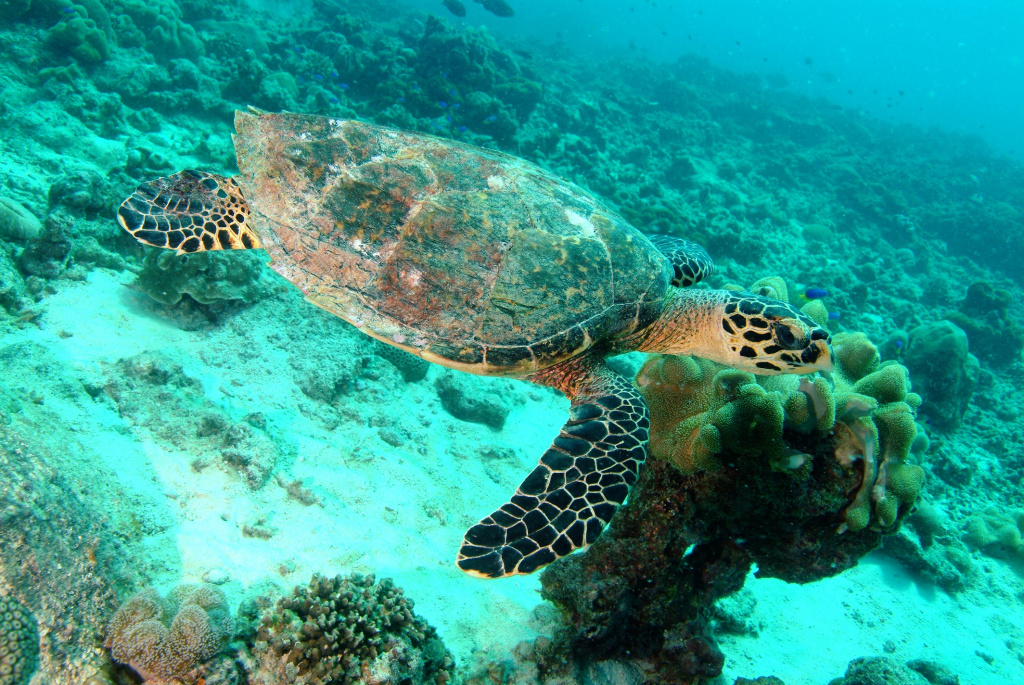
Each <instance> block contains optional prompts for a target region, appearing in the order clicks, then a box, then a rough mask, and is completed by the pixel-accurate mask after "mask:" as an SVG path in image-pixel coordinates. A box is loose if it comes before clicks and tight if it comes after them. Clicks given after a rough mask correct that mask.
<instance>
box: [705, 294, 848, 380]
mask: <svg viewBox="0 0 1024 685" xmlns="http://www.w3.org/2000/svg"><path fill="white" fill-rule="evenodd" d="M719 292H720V293H721V294H722V297H721V299H720V303H719V304H718V305H717V306H716V307H714V314H713V316H712V322H711V323H712V324H714V323H715V320H716V319H717V324H718V333H719V336H720V341H721V345H722V348H721V354H722V356H720V357H719V356H717V355H716V356H713V357H712V356H710V355H709V358H712V359H714V360H715V361H719V362H722V363H724V364H728V365H729V366H732V367H735V368H738V369H743V370H744V371H749V372H751V373H755V374H763V375H769V374H778V373H796V374H804V373H813V372H815V371H831V370H832V361H833V359H832V347H831V340H830V336H829V333H828V331H826V330H825V329H824V328H822V327H821V326H819V325H818V324H816V323H815V322H814V321H813V320H811V318H810V317H808V316H807V315H806V314H803V313H802V312H800V310H798V309H797V308H796V307H793V306H792V305H789V304H787V303H785V302H782V301H780V300H773V299H771V298H768V297H762V296H760V295H753V294H751V293H745V292H738V291H719ZM701 356H703V355H701Z"/></svg>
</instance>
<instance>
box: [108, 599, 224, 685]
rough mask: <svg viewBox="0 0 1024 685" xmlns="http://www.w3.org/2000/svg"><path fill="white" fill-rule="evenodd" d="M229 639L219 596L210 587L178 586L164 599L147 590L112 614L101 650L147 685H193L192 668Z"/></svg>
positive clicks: (194, 673)
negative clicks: (104, 648) (106, 650)
mask: <svg viewBox="0 0 1024 685" xmlns="http://www.w3.org/2000/svg"><path fill="white" fill-rule="evenodd" d="M230 634H231V617H230V614H229V612H228V609H227V604H226V600H225V598H224V594H223V593H222V592H221V591H220V590H218V589H217V588H215V587H213V586H210V585H179V586H178V587H176V588H175V589H174V590H172V591H171V592H170V593H168V595H167V598H166V599H164V598H162V597H161V596H160V594H159V593H158V592H157V591H156V590H154V589H152V588H148V589H146V590H143V591H141V592H139V593H138V594H136V595H134V596H132V597H131V598H129V599H128V600H127V601H126V602H125V603H124V604H123V605H121V607H120V608H119V609H118V610H117V613H116V614H114V618H113V619H111V621H110V625H109V626H108V629H107V639H106V642H105V644H104V646H105V647H107V648H108V649H110V653H111V656H112V657H113V659H114V660H115V661H117V662H119V663H122V664H125V665H127V666H130V667H131V668H132V669H133V670H134V671H135V672H136V673H138V674H139V675H140V676H142V678H143V679H144V680H145V681H146V682H147V683H154V684H161V683H177V682H196V681H197V680H198V679H199V672H198V667H199V666H201V665H202V663H203V662H205V661H207V660H209V659H211V658H212V657H214V656H215V655H216V654H217V652H218V651H220V648H221V646H222V645H223V643H224V641H225V640H226V639H227V638H228V637H229V636H230Z"/></svg>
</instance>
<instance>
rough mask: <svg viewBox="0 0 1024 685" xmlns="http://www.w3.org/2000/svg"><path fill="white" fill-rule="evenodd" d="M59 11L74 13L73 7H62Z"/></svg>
mask: <svg viewBox="0 0 1024 685" xmlns="http://www.w3.org/2000/svg"><path fill="white" fill-rule="evenodd" d="M61 12H63V13H64V14H74V13H75V8H74V7H65V8H64V9H62V10H61Z"/></svg>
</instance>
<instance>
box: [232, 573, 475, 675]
mask: <svg viewBox="0 0 1024 685" xmlns="http://www.w3.org/2000/svg"><path fill="white" fill-rule="evenodd" d="M253 653H254V656H255V658H256V660H257V663H258V665H259V668H258V670H257V671H256V672H255V673H253V674H252V677H253V682H255V683H258V684H259V685H284V684H285V683H289V684H291V683H310V684H311V685H354V684H355V683H364V682H379V683H409V685H420V684H424V685H426V684H429V685H444V683H446V682H448V681H449V680H450V679H451V671H452V669H453V667H454V665H455V664H454V661H453V660H452V657H451V654H450V653H449V652H448V650H447V649H446V648H445V646H444V643H443V642H442V641H441V639H440V638H439V637H438V636H437V633H436V631H435V630H434V629H433V628H432V627H431V626H430V625H429V624H427V623H426V622H425V621H424V620H423V619H421V618H419V617H418V616H416V614H415V613H414V612H413V602H412V600H411V599H408V598H407V597H405V596H404V594H403V592H402V589H401V588H398V587H395V585H394V583H393V582H392V581H391V579H390V578H384V579H382V580H381V581H380V582H379V583H377V582H376V580H375V578H374V576H373V575H372V574H371V575H369V576H363V575H361V574H353V575H352V576H350V577H348V578H343V577H341V576H335V577H334V578H324V577H322V576H320V575H318V574H317V575H314V576H313V578H312V580H310V582H309V585H308V586H306V587H302V586H299V587H296V588H295V591H294V593H293V595H292V596H291V597H284V598H281V599H280V600H278V601H277V603H276V604H275V605H274V606H273V607H272V608H271V609H269V610H268V611H267V612H266V613H265V614H264V615H263V617H262V619H261V620H260V625H259V628H258V629H257V631H256V636H255V643H254V646H253Z"/></svg>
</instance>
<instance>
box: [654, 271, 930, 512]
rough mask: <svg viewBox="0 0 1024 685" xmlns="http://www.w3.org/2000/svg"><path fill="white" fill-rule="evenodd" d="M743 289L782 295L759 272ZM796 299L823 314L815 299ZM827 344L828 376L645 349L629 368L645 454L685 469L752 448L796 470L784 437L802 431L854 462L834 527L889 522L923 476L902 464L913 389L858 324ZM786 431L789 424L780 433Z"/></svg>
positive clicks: (912, 431)
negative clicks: (766, 371) (853, 485)
mask: <svg viewBox="0 0 1024 685" xmlns="http://www.w3.org/2000/svg"><path fill="white" fill-rule="evenodd" d="M751 290H753V291H756V292H759V293H762V294H766V295H769V296H771V297H776V298H780V299H785V298H787V295H788V288H787V287H786V284H785V282H784V281H783V280H782V279H779V278H764V279H761V280H760V281H758V282H757V283H755V284H754V285H753V286H752V287H751ZM806 306H807V307H808V308H811V309H812V311H813V314H815V315H817V316H818V317H821V318H823V319H824V320H827V317H828V312H827V311H826V310H825V309H824V306H823V305H821V303H820V302H812V303H809V304H808V305H806ZM833 349H834V352H835V357H836V369H835V373H834V376H833V382H829V381H828V380H826V379H825V378H823V377H821V376H817V375H815V376H810V377H808V376H801V377H797V376H792V375H779V376H753V375H752V374H749V373H746V372H742V371H736V370H734V369H729V368H726V367H723V366H721V365H718V364H715V363H714V362H710V361H707V360H704V359H698V358H690V357H677V356H671V355H652V356H651V358H650V359H649V360H648V361H647V363H646V364H645V365H644V366H643V368H642V369H641V370H640V372H639V374H638V375H637V377H636V383H637V386H638V387H639V388H640V391H641V393H642V394H643V395H644V398H645V399H646V400H647V403H648V406H649V408H650V415H651V433H650V435H651V440H650V450H651V454H652V456H654V457H657V458H661V459H664V460H667V461H669V462H670V463H672V464H673V465H675V466H676V467H677V468H679V469H680V470H681V471H682V472H683V473H688V474H689V473H695V472H698V471H705V470H714V469H717V468H719V467H720V465H721V461H720V457H719V455H720V454H721V453H728V454H733V455H761V456H762V457H763V458H764V459H766V460H768V462H769V463H770V464H771V465H772V467H773V468H775V469H777V470H782V471H788V472H792V473H794V474H795V475H797V476H799V475H800V474H801V473H802V472H801V471H800V469H801V467H802V466H803V464H804V463H806V461H807V456H808V455H806V454H804V453H803V452H802V451H801V450H800V449H797V448H796V447H794V446H793V445H795V444H802V445H804V447H805V448H806V447H807V442H806V440H795V438H796V436H797V435H798V434H802V435H805V436H808V437H809V439H810V440H811V444H817V445H819V447H821V448H822V449H827V450H830V451H831V452H832V453H834V455H835V458H836V459H837V460H838V461H839V462H840V463H841V464H842V465H843V466H844V467H846V468H849V469H854V468H860V469H862V472H863V476H862V482H861V485H860V487H859V488H858V489H857V490H856V492H854V493H852V495H851V502H850V504H849V505H848V506H847V507H846V509H845V510H844V511H843V512H842V515H843V517H844V521H845V523H844V528H846V529H850V530H860V529H862V528H865V527H868V526H871V527H873V528H877V529H882V530H891V529H893V527H894V526H895V525H896V524H897V523H898V522H899V521H900V520H901V519H902V518H903V517H904V516H906V515H907V514H908V513H909V512H910V511H911V510H912V509H913V507H914V505H915V503H916V501H917V497H918V494H919V493H920V491H921V488H922V487H923V484H924V471H923V470H922V469H921V468H920V467H919V466H916V465H914V464H911V463H909V461H910V459H911V456H910V455H911V446H912V445H914V444H915V443H916V444H917V447H918V450H920V449H921V447H922V445H924V444H925V442H924V441H923V440H922V439H921V438H920V437H919V433H920V431H919V427H918V425H917V422H916V420H915V416H916V414H915V413H916V410H917V408H918V407H919V406H920V404H921V398H920V397H919V396H918V395H916V394H915V393H913V392H910V387H911V386H910V377H909V374H908V372H907V369H906V368H905V367H903V366H901V365H899V364H897V363H895V362H892V361H889V362H885V363H882V362H881V357H880V354H879V351H878V348H877V347H876V346H875V345H874V344H873V343H872V342H871V341H870V340H869V339H868V338H867V336H865V335H864V334H863V333H842V334H839V335H836V336H835V337H834V340H833ZM786 431H792V432H793V434H792V435H791V437H790V438H789V439H787V437H786ZM794 440H795V441H794ZM925 440H926V438H925ZM858 464H859V465H858Z"/></svg>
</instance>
